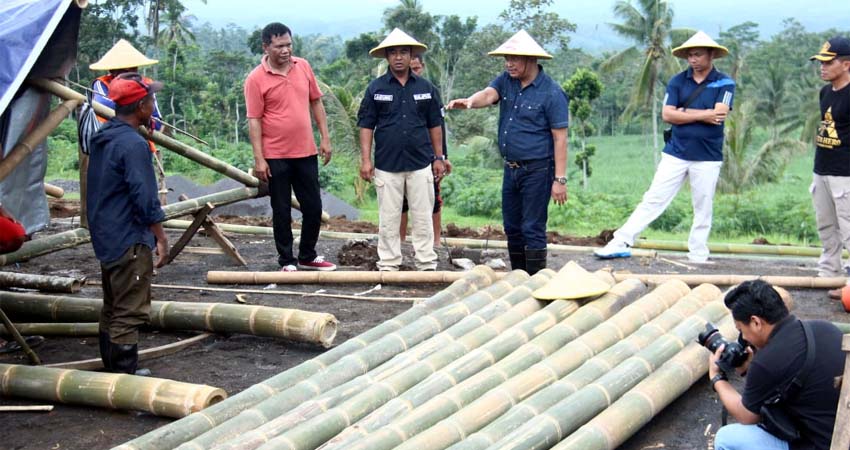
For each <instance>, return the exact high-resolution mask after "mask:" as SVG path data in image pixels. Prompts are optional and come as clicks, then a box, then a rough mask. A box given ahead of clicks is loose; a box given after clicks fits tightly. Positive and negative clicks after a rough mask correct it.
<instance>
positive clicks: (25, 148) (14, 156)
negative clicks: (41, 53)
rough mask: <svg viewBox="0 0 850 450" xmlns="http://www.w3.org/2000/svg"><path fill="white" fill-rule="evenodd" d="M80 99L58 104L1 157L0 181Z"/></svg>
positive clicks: (43, 138) (72, 109)
mask: <svg viewBox="0 0 850 450" xmlns="http://www.w3.org/2000/svg"><path fill="white" fill-rule="evenodd" d="M80 102H81V100H79V99H75V100H66V101H64V102H62V103H60V104H59V106H57V107H56V109H54V110H53V111H50V113H49V114H48V115H47V117H45V118H44V120H42V121H41V123H39V124H38V126H36V127H35V128H34V129H33V130H32V131H31V132H30V133H29V134H28V135H26V136H24V138H23V139H21V140H20V141H18V143H17V144H15V146H14V147H12V150H10V151H9V152H8V153H6V156H4V157H3V159H0V181H2V180H4V179H6V177H7V176H9V174H10V173H12V171H13V170H15V167H17V166H18V164H20V163H21V161H23V160H24V159H25V158H26V157H27V156H29V155H30V154H31V153H32V152H33V149H35V148H36V147H38V146H39V144H41V143H42V142H44V140H45V139H47V136H48V135H49V134H50V133H51V132H52V131H53V130H54V129H56V127H58V126H59V124H60V123H62V121H63V120H65V118H66V117H68V116H69V115H71V113H72V112H73V111H74V109H75V108H76V107H77V105H79V104H80Z"/></svg>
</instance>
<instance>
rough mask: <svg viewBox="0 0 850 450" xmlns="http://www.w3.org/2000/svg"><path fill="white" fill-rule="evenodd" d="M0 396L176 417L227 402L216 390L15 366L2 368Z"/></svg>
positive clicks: (147, 379) (157, 380) (155, 380)
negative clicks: (0, 393)
mask: <svg viewBox="0 0 850 450" xmlns="http://www.w3.org/2000/svg"><path fill="white" fill-rule="evenodd" d="M0 392H2V394H3V395H7V396H15V397H24V398H31V399H36V400H46V401H52V402H61V403H69V404H75V405H88V406H98V407H102V408H113V409H132V410H138V411H146V412H149V413H152V414H156V415H158V416H166V417H178V418H179V417H183V416H186V415H187V414H190V413H192V412H195V411H200V410H202V409H204V408H206V407H207V406H209V405H211V404H214V403H217V402H219V401H221V400H223V399H224V398H226V397H227V393H225V392H224V391H223V390H221V389H219V388H216V387H212V386H206V385H199V384H191V383H182V382H179V381H172V380H165V379H162V378H152V377H139V376H135V375H127V374H117V373H105V372H86V371H80V370H66V369H52V368H48V367H30V366H20V365H14V364H0Z"/></svg>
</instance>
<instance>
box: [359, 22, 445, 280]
mask: <svg viewBox="0 0 850 450" xmlns="http://www.w3.org/2000/svg"><path fill="white" fill-rule="evenodd" d="M426 48H427V47H426V46H425V45H423V44H421V43H419V42H417V41H416V40H415V39H413V38H412V37H410V36H409V35H407V34H406V33H405V32H403V31H401V30H399V29H398V28H396V29H394V30H393V31H392V32H391V33H390V34H389V35H388V36H387V37H386V39H384V40H383V42H381V43H380V44H379V45H378V46H377V47H375V48H373V49H372V50H371V51H370V52H369V54H370V55H371V56H372V57H375V58H386V60H387V65H388V66H389V70H388V71H387V73H386V74H384V75H381V76H380V77H378V78H376V79H374V80H372V82H371V83H369V86H368V87H367V88H366V94H365V95H364V96H363V101H362V102H361V103H360V111H359V112H358V115H357V126H358V127H360V177H361V178H363V179H364V180H367V181H374V183H375V190H376V191H377V193H378V208H379V211H378V217H379V224H378V257H379V258H380V260H379V261H378V269H379V270H388V271H395V270H398V269H399V266H400V265H401V261H402V256H401V238H400V235H399V225H400V223H401V205H402V200H403V199H404V197H405V196H406V197H407V203H408V206H409V208H410V210H409V212H410V218H411V223H412V224H413V231H412V233H411V234H412V236H413V248H414V251H415V253H416V255H415V264H416V268H417V269H418V270H434V269H436V267H437V254H436V253H435V252H434V230H433V228H432V223H431V213H432V211H433V209H434V180H435V179H439V178H440V177H442V176H443V175H444V174H445V165H444V163H443V160H444V156H443V132H442V129H441V126H442V124H443V117H442V113H441V111H440V109H441V105H442V102H441V101H440V94H439V93H438V92H437V89H436V88H435V87H434V85H432V84H431V83H430V82H429V81H428V80H426V79H425V78H420V77H419V76H418V75H416V74H414V73H413V72H412V71H411V70H410V59H411V56H412V55H413V53H414V52H422V51H424V50H425V49H426ZM373 137H374V140H375V162H374V164H373V163H372V139H373Z"/></svg>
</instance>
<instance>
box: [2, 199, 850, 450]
mask: <svg viewBox="0 0 850 450" xmlns="http://www.w3.org/2000/svg"><path fill="white" fill-rule="evenodd" d="M52 203H53V202H52ZM246 221H249V220H247V219H246ZM252 224H253V223H252ZM370 227H371V230H370V229H369V227H366V226H365V225H359V224H354V225H351V227H350V228H348V229H345V230H344V231H354V230H355V229H358V230H361V231H366V232H369V231H374V225H370ZM446 228H447V234H448V235H452V233H460V235H464V236H469V237H473V236H475V237H480V238H490V239H501V235H499V234H498V233H499V232H500V231H498V230H499V229H497V228H495V227H493V228H490V229H486V230H470V231H456V230H458V229H457V228H456V227H452V226H451V225H449V226H448V227H446ZM334 229H335V230H337V228H336V224H334ZM61 230H62V228H61V227H59V226H54V227H52V228H51V229H50V230H48V232H56V231H61ZM467 233H468V234H467ZM474 233H482V234H483V235H480V234H479V235H474ZM178 236H179V234H178V233H176V232H169V237H170V240H171V242H175V241H176V240H177V238H178ZM609 236H610V235H605V233H601V234H600V236H598V237H593V238H584V239H586V240H573V241H569V242H568V243H570V244H575V243H576V242H582V243H592V244H596V245H599V244H598V243H600V242H599V241H598V239H603V240H604V239H605V238H609ZM36 237H38V236H36ZM230 237H231V239H232V241H233V242H234V244H235V245H236V246H237V248H238V249H239V251H240V253H241V254H242V256H243V257H244V258H245V259H246V260H247V261H248V266H247V267H244V268H243V267H238V266H234V264H233V263H232V261H231V260H230V259H228V258H227V257H226V256H224V255H200V254H193V253H185V252H184V253H182V254H181V255H179V256H178V257H177V259H176V260H175V261H174V263H172V264H171V265H169V266H166V267H164V268H162V269H160V270H159V272H158V274H157V275H156V278H155V283H158V284H167V285H183V286H201V287H203V286H206V282H205V274H206V272H207V271H208V270H213V269H215V270H251V271H267V270H276V269H277V264H276V253H275V248H274V243H273V241H272V239H271V238H270V237H265V236H263V237H260V236H246V235H231V236H230ZM594 240H596V241H594ZM189 245H190V246H205V247H210V246H214V244H213V243H212V241H210V240H208V239H207V238H204V237H195V238H194V239H193V240H192V241H191V243H190V244H189ZM403 249H404V253H405V255H406V260H407V261H409V260H410V258H411V253H412V249H411V247H410V246H409V245H407V244H405V245H404V246H403ZM373 251H374V247H373V245H371V244H369V243H368V242H360V243H348V244H347V243H346V241H343V240H329V239H321V240H320V241H319V252H320V254H324V255H325V256H326V257H328V258H329V259H331V260H334V262H337V263H339V264H340V265H341V266H358V267H363V266H364V265H366V266H368V267H370V268H371V267H372V266H371V262H372V261H374V259H373V258H374V254H373V253H372V252H373ZM439 254H440V263H439V269H440V270H452V268H451V267H450V265H449V264H448V261H447V252H446V251H441V252H439ZM662 256H663V257H662V258H655V259H650V258H630V259H626V260H616V261H600V260H597V259H595V258H594V257H592V256H590V255H584V254H581V255H578V254H575V253H566V252H552V253H551V254H550V255H549V266H550V267H552V268H556V269H557V268H560V267H561V266H562V265H563V264H565V263H566V262H567V261H569V260H575V261H577V262H578V263H579V264H581V265H582V266H583V267H585V268H586V269H588V270H597V269H601V268H605V267H609V268H612V269H614V270H628V271H632V272H636V273H638V272H640V273H671V274H672V273H714V274H721V273H738V274H750V273H757V274H764V275H801V276H814V275H815V271H814V264H815V261H814V260H813V259H758V260H752V259H750V260H742V259H730V258H725V257H717V258H714V259H713V264H707V265H700V266H695V265H690V264H688V262H687V260H686V259H684V257H683V256H682V255H680V254H665V255H662ZM503 257H504V258H505V259H506V260H507V256H506V255H504V256H503ZM334 258H336V259H334ZM5 270H13V271H20V272H28V273H42V274H62V275H67V274H70V273H73V274H77V275H84V276H87V277H89V278H90V279H92V280H99V279H100V270H99V265H98V263H97V262H96V260H95V258H94V255H93V252H92V250H91V246H90V245H83V246H80V247H77V248H74V249H68V250H62V251H59V252H56V253H53V254H51V255H47V256H42V257H39V258H36V259H33V260H31V261H29V262H26V263H21V264H18V265H15V266H12V267H6V268H5ZM224 287H228V286H224ZM231 287H236V286H231ZM371 287H373V286H369V285H355V286H351V285H324V286H319V285H297V286H281V287H280V288H281V289H294V290H298V291H302V292H305V293H310V292H314V291H316V290H319V289H324V290H325V291H326V292H345V293H352V292H360V291H364V290H367V289H369V288H371ZM248 288H259V287H257V286H248ZM441 288H442V287H441V286H437V285H425V286H422V285H407V286H392V285H388V286H383V287H382V289H381V291H380V294H377V295H381V296H398V297H427V296H429V295H432V294H433V293H435V292H437V291H439V290H440V289H441ZM791 293H792V294H793V296H794V298H795V301H796V313H797V314H798V315H799V316H801V317H803V318H820V319H828V320H833V321H850V316H848V315H847V314H846V313H844V312H843V310H842V309H841V307H840V306H839V304H838V303H837V302H832V301H830V300H829V299H828V298H827V295H826V291H824V290H792V291H791ZM79 295H82V296H86V297H100V296H101V291H100V288H99V286H87V287H85V288H84V290H83V292H82V293H81V294H79ZM153 298H154V299H155V300H179V301H189V302H234V301H235V294H233V293H226V292H212V291H193V290H180V289H164V288H154V290H153ZM247 299H248V302H249V303H252V304H261V305H270V306H281V307H291V308H300V309H306V310H312V311H324V312H329V313H332V314H334V315H335V316H336V317H337V318H338V319H339V321H340V324H339V333H338V335H337V339H336V344H339V343H341V342H344V341H345V340H346V339H349V338H351V337H353V336H356V335H358V334H360V333H362V332H363V331H365V330H368V329H370V328H372V327H374V326H376V325H377V324H379V323H381V322H383V321H385V320H388V319H390V318H392V317H394V316H395V315H397V314H399V313H401V312H402V311H404V310H406V309H407V308H408V307H409V304H407V303H396V302H392V303H387V302H382V303H375V302H366V301H360V300H343V299H329V298H315V297H305V296H284V295H260V294H248V295H247ZM191 335H192V333H176V332H166V331H159V332H157V331H152V332H145V333H143V335H142V339H141V343H140V347H142V348H149V347H153V346H158V345H163V344H167V343H170V342H175V341H177V340H179V339H184V338H186V337H189V336H191ZM36 350H37V352H38V354H39V356H40V357H41V358H42V359H43V361H44V362H45V363H55V362H62V361H72V360H78V359H86V358H95V357H97V356H98V349H97V339H96V338H61V337H51V338H48V339H47V340H46V342H45V343H44V344H42V345H41V346H40V347H38V348H37V349H36ZM322 351H323V349H322V348H320V347H317V346H312V345H307V344H299V343H294V342H288V341H284V340H276V339H270V338H259V337H253V336H244V335H232V336H222V335H219V336H215V337H213V338H210V339H208V340H206V341H204V342H203V343H201V344H197V345H195V346H193V347H190V348H187V349H184V350H182V351H180V352H179V353H177V354H174V355H171V356H166V357H162V358H158V359H153V360H149V361H145V362H143V363H142V366H143V367H147V368H150V369H151V370H152V371H153V374H154V376H157V377H162V378H170V379H174V380H180V381H187V382H192V383H203V384H209V385H213V386H218V387H221V388H223V389H224V390H226V391H227V392H228V393H230V394H234V393H236V392H239V391H240V390H242V389H245V388H246V387H248V386H251V385H252V384H255V383H257V382H260V381H262V380H264V379H267V378H269V377H271V376H273V375H275V374H277V373H280V372H282V371H284V370H286V369H287V368H290V367H293V366H295V365H297V364H299V363H301V362H303V361H305V360H307V359H310V358H313V357H315V356H317V355H319V354H321V353H322ZM0 363H21V364H26V363H27V361H26V359H25V357H24V356H23V355H22V354H10V355H0ZM0 403H2V404H10V405H30V404H45V403H49V402H44V401H36V400H26V399H11V398H2V399H0ZM3 418H4V419H5V422H4V424H3V426H2V429H3V432H2V436H3V441H2V443H1V444H0V448H2V449H38V450H43V449H70V450H73V449H79V450H95V449H106V448H111V447H113V446H115V445H118V444H121V443H123V442H126V441H128V440H130V439H132V438H134V437H136V436H139V435H141V434H144V433H146V432H148V431H150V430H153V429H154V428H157V427H159V426H161V425H163V424H166V423H168V422H170V421H171V419H168V418H160V417H155V416H153V415H150V414H145V413H137V412H127V411H113V410H108V409H102V408H94V407H84V406H71V405H62V404H57V406H56V408H55V409H54V410H53V411H52V412H50V413H5V414H4V415H3ZM719 424H720V408H719V406H718V403H717V402H716V400H715V395H714V393H713V392H712V391H711V389H710V388H709V387H708V383H707V382H706V381H705V380H703V381H700V382H698V383H696V384H695V385H694V386H693V387H692V388H691V389H690V390H689V391H688V392H687V393H686V394H685V395H683V396H682V397H680V398H679V399H678V400H676V401H675V402H673V403H672V404H671V405H670V406H669V407H668V408H666V409H665V410H664V411H663V412H662V413H661V414H659V415H658V416H657V417H656V418H655V419H653V421H652V422H651V423H650V424H649V425H648V426H646V427H644V428H643V429H642V430H640V431H639V432H638V433H637V434H636V435H635V436H634V437H632V438H631V439H630V440H629V441H627V442H626V443H625V444H624V445H623V446H622V447H621V448H623V449H627V450H638V449H647V448H671V449H685V450H687V449H711V448H713V446H712V442H711V440H712V436H713V434H714V432H715V431H716V430H717V428H718V427H719Z"/></svg>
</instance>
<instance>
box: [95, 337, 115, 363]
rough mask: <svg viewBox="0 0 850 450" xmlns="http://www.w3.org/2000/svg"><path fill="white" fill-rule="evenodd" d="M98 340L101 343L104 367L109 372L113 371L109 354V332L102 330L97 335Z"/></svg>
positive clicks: (101, 356)
mask: <svg viewBox="0 0 850 450" xmlns="http://www.w3.org/2000/svg"><path fill="white" fill-rule="evenodd" d="M97 341H98V343H99V344H100V360H101V361H102V362H103V368H104V369H106V371H107V372H112V361H111V358H110V355H109V353H110V352H109V350H110V345H109V333H107V332H105V331H101V332H100V333H99V334H98V336H97Z"/></svg>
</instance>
